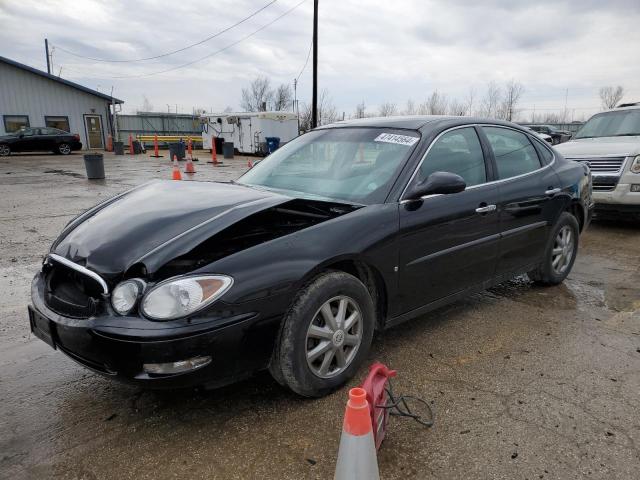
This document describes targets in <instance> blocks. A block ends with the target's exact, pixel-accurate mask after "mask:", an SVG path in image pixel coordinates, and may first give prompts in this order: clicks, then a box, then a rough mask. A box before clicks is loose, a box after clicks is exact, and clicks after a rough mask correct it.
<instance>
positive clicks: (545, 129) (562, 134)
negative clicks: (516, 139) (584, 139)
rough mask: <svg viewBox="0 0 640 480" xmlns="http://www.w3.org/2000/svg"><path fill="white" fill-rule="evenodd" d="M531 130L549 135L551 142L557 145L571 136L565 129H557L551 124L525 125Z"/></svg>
mask: <svg viewBox="0 0 640 480" xmlns="http://www.w3.org/2000/svg"><path fill="white" fill-rule="evenodd" d="M527 127H529V128H530V129H531V130H533V131H534V132H538V133H543V134H545V135H549V136H550V137H551V140H552V142H551V144H552V145H558V144H559V143H562V142H566V141H567V140H569V139H570V138H571V132H567V131H566V130H558V129H557V128H555V127H552V126H551V125H527Z"/></svg>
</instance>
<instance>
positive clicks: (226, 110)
mask: <svg viewBox="0 0 640 480" xmlns="http://www.w3.org/2000/svg"><path fill="white" fill-rule="evenodd" d="M231 112H233V108H231V106H230V105H227V107H226V108H225V109H224V113H231Z"/></svg>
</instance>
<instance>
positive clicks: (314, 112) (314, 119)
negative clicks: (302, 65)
mask: <svg viewBox="0 0 640 480" xmlns="http://www.w3.org/2000/svg"><path fill="white" fill-rule="evenodd" d="M317 126H318V0H313V93H312V95H311V128H316V127H317Z"/></svg>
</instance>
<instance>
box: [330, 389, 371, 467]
mask: <svg viewBox="0 0 640 480" xmlns="http://www.w3.org/2000/svg"><path fill="white" fill-rule="evenodd" d="M333 478H334V480H353V479H367V480H379V479H380V474H379V472H378V460H377V458H376V446H375V444H374V441H373V430H372V426H371V414H370V411H369V402H367V392H366V391H365V390H364V389H362V388H352V389H351V390H349V401H348V402H347V408H346V410H345V412H344V423H343V425H342V436H341V437H340V447H339V448H338V463H337V464H336V472H335V475H334V477H333Z"/></svg>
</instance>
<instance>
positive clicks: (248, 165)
mask: <svg viewBox="0 0 640 480" xmlns="http://www.w3.org/2000/svg"><path fill="white" fill-rule="evenodd" d="M247 167H249V168H253V162H252V161H251V159H249V160H247Z"/></svg>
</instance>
